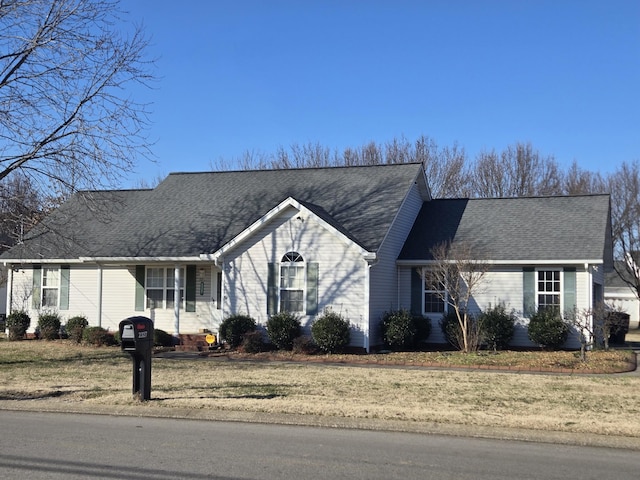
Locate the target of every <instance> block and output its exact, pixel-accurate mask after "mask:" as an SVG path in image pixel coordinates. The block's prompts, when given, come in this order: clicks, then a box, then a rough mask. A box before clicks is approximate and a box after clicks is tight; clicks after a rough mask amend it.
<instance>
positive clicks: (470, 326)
mask: <svg viewBox="0 0 640 480" xmlns="http://www.w3.org/2000/svg"><path fill="white" fill-rule="evenodd" d="M466 315H467V329H466V335H465V334H463V331H462V327H461V326H460V321H459V320H458V315H456V313H455V312H449V313H447V314H446V315H444V316H443V317H442V318H441V319H440V322H439V325H440V330H441V331H442V334H443V335H444V338H445V339H446V340H447V343H449V345H451V346H452V347H453V348H456V349H458V350H460V351H463V350H464V342H465V338H466V340H467V344H468V345H469V351H476V350H478V348H480V345H481V344H482V341H483V340H482V338H483V337H482V334H483V333H482V324H481V323H480V320H479V318H478V317H476V316H474V315H470V314H466Z"/></svg>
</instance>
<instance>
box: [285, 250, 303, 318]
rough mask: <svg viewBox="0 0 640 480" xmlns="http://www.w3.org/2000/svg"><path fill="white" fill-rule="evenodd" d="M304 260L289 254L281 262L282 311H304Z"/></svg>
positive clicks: (297, 254) (294, 253) (293, 253)
mask: <svg viewBox="0 0 640 480" xmlns="http://www.w3.org/2000/svg"><path fill="white" fill-rule="evenodd" d="M304 283H305V274H304V259H303V258H302V256H301V255H300V254H299V253H297V252H288V253H286V254H285V255H284V257H282V260H281V261H280V311H281V312H303V311H304Z"/></svg>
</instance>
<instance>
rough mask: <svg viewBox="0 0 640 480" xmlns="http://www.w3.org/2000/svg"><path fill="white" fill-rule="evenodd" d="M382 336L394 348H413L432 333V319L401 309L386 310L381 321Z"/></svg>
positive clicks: (386, 343)
mask: <svg viewBox="0 0 640 480" xmlns="http://www.w3.org/2000/svg"><path fill="white" fill-rule="evenodd" d="M381 328H382V338H383V341H384V343H385V345H387V346H389V347H392V348H413V347H416V346H417V345H418V344H419V343H420V342H422V341H424V340H426V339H427V337H428V336H429V335H430V334H431V320H430V319H428V318H425V317H422V316H417V315H413V314H411V312H409V311H408V310H405V309H401V310H396V311H391V312H386V313H385V314H384V315H383V317H382V322H381Z"/></svg>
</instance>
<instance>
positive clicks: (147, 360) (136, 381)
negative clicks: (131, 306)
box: [120, 317, 153, 400]
mask: <svg viewBox="0 0 640 480" xmlns="http://www.w3.org/2000/svg"><path fill="white" fill-rule="evenodd" d="M120 342H121V347H122V351H123V352H127V353H129V354H130V355H131V358H132V360H133V395H134V396H135V397H136V398H137V399H138V400H150V399H151V352H152V350H153V321H152V320H151V319H150V318H147V317H129V318H126V319H124V320H122V321H121V322H120Z"/></svg>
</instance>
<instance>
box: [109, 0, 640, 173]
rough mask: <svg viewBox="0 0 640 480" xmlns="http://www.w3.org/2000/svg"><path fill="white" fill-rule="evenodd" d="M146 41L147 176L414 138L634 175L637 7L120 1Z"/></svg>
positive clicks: (358, 0) (575, 2) (630, 2)
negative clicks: (533, 154) (531, 151)
mask: <svg viewBox="0 0 640 480" xmlns="http://www.w3.org/2000/svg"><path fill="white" fill-rule="evenodd" d="M121 7H122V8H123V9H125V10H127V11H129V12H130V19H131V20H132V21H135V22H141V23H142V24H143V25H144V27H145V29H146V32H147V34H148V35H149V36H150V37H151V43H152V45H151V48H150V50H149V55H150V56H152V57H157V74H158V76H159V77H160V80H159V81H158V83H157V84H156V88H155V89H154V90H151V91H141V92H138V91H135V92H133V93H134V94H135V95H136V96H137V98H138V99H140V100H143V101H148V102H152V103H153V105H152V106H151V111H152V115H151V121H152V127H151V131H150V135H151V138H152V139H153V140H155V142H156V143H155V145H154V147H153V152H154V154H155V156H156V158H157V163H156V164H150V163H148V162H143V163H141V164H140V169H139V171H138V172H136V174H135V175H137V177H136V178H147V179H149V180H150V179H153V178H156V177H158V176H164V175H166V174H168V173H169V172H174V171H206V170H210V169H211V168H212V165H213V164H214V163H215V162H216V161H217V160H218V159H220V158H223V159H227V160H230V159H233V158H237V157H239V156H241V155H242V153H243V152H245V151H253V152H264V153H271V152H275V150H276V149H277V148H278V147H279V146H283V147H288V146H289V145H291V144H293V143H298V144H304V143H307V142H313V143H316V142H318V143H320V144H322V145H324V146H327V147H330V148H332V149H334V148H335V149H338V150H342V149H344V148H345V147H348V146H351V147H358V146H361V145H363V144H365V143H367V142H370V141H375V142H378V143H384V142H386V141H389V140H391V139H393V138H394V137H398V138H400V137H402V136H404V137H406V138H407V139H409V140H415V139H416V138H418V137H419V136H420V135H426V136H428V137H430V138H432V139H434V140H435V141H436V142H437V143H438V145H440V146H450V145H453V144H454V143H455V142H457V143H458V144H459V145H460V146H462V147H464V148H465V150H466V151H467V154H468V157H469V158H470V159H473V158H475V156H476V154H477V153H478V152H480V151H482V150H491V149H496V150H502V149H503V148H505V147H506V146H507V145H511V144H514V143H515V142H531V143H532V145H533V146H534V147H535V148H536V149H538V150H539V151H540V152H541V153H542V154H544V155H554V156H555V158H556V159H557V160H558V161H559V162H560V164H561V165H563V166H568V165H569V164H571V163H572V162H573V161H574V160H576V161H577V162H578V164H579V165H580V166H581V167H582V168H585V169H589V170H593V171H600V172H603V173H606V172H610V171H613V170H615V168H616V167H617V166H618V165H620V164H621V163H622V162H623V161H632V160H640V1H638V0H603V1H593V0H551V1H547V0H449V1H447V0H425V1H408V0H405V1H403V0H396V1H391V0H390V1H376V0H372V1H364V0H343V1H339V0H325V1H313V0H309V1H302V0H300V1H284V0H283V1H278V0H270V1H250V0H213V1H204V0H201V1H195V0H183V1H182V2H175V1H166V0H122V3H121Z"/></svg>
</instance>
